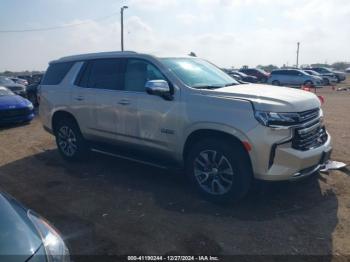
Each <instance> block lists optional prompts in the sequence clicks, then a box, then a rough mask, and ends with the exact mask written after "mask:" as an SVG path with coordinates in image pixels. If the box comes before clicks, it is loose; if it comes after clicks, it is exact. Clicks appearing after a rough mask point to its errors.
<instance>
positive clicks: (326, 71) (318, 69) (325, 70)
mask: <svg viewBox="0 0 350 262" xmlns="http://www.w3.org/2000/svg"><path fill="white" fill-rule="evenodd" d="M308 69H311V70H313V71H316V72H317V73H319V74H334V75H335V76H336V77H337V79H338V83H340V82H341V81H344V80H345V79H346V74H345V73H344V72H341V71H336V70H333V69H330V68H327V67H312V68H308Z"/></svg>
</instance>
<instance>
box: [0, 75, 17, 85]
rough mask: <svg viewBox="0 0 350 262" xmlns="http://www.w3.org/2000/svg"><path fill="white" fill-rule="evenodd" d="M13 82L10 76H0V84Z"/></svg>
mask: <svg viewBox="0 0 350 262" xmlns="http://www.w3.org/2000/svg"><path fill="white" fill-rule="evenodd" d="M14 83H15V82H13V81H12V80H11V79H10V78H8V77H0V84H4V85H12V84H14Z"/></svg>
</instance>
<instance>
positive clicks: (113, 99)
mask: <svg viewBox="0 0 350 262" xmlns="http://www.w3.org/2000/svg"><path fill="white" fill-rule="evenodd" d="M39 95H40V98H41V104H40V109H39V110H40V116H41V119H42V122H43V125H44V127H45V129H46V130H47V131H49V132H51V133H53V134H54V135H55V137H56V142H57V146H58V149H59V152H60V153H61V155H62V156H63V157H64V158H65V159H67V160H79V159H82V158H84V157H85V156H86V155H87V152H89V151H90V150H92V151H95V152H100V153H105V154H108V155H115V156H119V157H123V158H126V159H132V160H135V161H141V162H142V163H149V164H152V165H155V166H161V167H180V168H184V169H185V170H186V173H187V174H188V176H189V178H190V179H191V181H192V182H193V183H194V185H195V186H196V187H197V188H198V189H199V191H200V192H202V193H203V194H204V195H205V196H207V197H209V198H211V199H212V200H232V199H239V198H241V197H242V196H244V195H245V194H246V193H247V191H248V189H249V187H250V185H251V182H252V179H253V178H256V179H263V180H295V179H298V178H301V177H305V176H308V175H311V174H313V173H315V172H316V171H318V169H319V168H320V167H321V165H322V164H323V163H324V162H325V161H326V160H327V159H328V158H329V156H330V152H331V138H330V136H329V134H328V133H327V132H326V129H325V127H324V125H323V121H322V120H323V114H322V110H321V108H320V101H319V99H318V98H317V97H316V96H315V95H314V94H313V93H310V92H306V91H301V90H295V89H290V88H284V87H274V86H269V85H261V84H239V83H238V82H236V81H235V80H234V79H232V78H231V77H230V76H228V75H227V74H226V73H224V72H223V71H221V70H220V69H219V68H217V67H216V66H214V65H213V64H211V63H209V62H207V61H204V60H202V59H199V58H194V57H171V58H157V57H154V56H150V55H145V54H138V53H134V52H110V53H98V54H88V55H78V56H70V57H64V58H61V59H59V60H56V61H53V62H51V63H50V66H49V68H48V70H47V71H46V74H45V76H44V78H43V81H42V83H41V86H40V94H39Z"/></svg>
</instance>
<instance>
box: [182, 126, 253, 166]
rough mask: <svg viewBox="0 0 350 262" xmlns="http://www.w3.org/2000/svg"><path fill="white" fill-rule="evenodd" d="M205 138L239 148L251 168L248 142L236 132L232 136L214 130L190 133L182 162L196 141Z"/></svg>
mask: <svg viewBox="0 0 350 262" xmlns="http://www.w3.org/2000/svg"><path fill="white" fill-rule="evenodd" d="M206 138H220V139H224V140H226V141H228V143H230V144H232V146H236V147H237V146H238V147H240V148H241V149H242V152H244V153H245V157H246V158H247V161H249V164H250V166H252V163H251V157H250V154H249V152H248V151H249V145H250V144H249V141H248V140H247V139H245V138H244V137H243V136H242V135H240V134H239V133H238V132H237V133H236V134H232V133H229V132H226V131H223V130H216V129H197V130H194V131H192V132H191V133H190V134H189V135H188V136H187V139H186V141H185V143H184V146H183V151H182V157H183V159H184V162H185V161H186V159H187V155H188V153H189V150H190V149H191V146H193V145H194V144H195V143H197V142H198V141H200V140H202V139H206Z"/></svg>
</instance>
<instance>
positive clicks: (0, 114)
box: [0, 108, 31, 120]
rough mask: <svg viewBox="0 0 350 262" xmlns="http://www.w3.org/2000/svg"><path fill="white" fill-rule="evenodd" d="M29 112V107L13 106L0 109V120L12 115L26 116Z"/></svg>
mask: <svg viewBox="0 0 350 262" xmlns="http://www.w3.org/2000/svg"><path fill="white" fill-rule="evenodd" d="M30 113H31V110H30V109H29V108H15V109H5V110H0V120H6V119H9V118H13V117H20V116H26V115H29V114H30Z"/></svg>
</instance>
